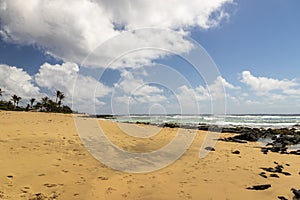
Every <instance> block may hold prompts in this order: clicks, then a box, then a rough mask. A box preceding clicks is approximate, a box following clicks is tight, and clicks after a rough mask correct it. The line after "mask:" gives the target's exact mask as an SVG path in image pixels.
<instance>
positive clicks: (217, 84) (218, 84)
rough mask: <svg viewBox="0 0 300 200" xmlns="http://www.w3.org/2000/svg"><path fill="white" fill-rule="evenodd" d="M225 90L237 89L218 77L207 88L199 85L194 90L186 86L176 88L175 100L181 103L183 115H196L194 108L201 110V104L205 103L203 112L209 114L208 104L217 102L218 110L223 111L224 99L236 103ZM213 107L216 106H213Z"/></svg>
mask: <svg viewBox="0 0 300 200" xmlns="http://www.w3.org/2000/svg"><path fill="white" fill-rule="evenodd" d="M226 89H228V90H238V89H240V88H239V87H236V86H234V85H232V84H231V83H228V82H227V81H226V80H225V79H224V78H223V77H221V76H218V77H217V78H216V80H215V81H214V82H213V83H212V84H211V85H207V86H205V87H204V86H202V85H199V86H198V87H196V88H190V87H188V86H186V85H183V86H180V87H179V88H178V91H179V93H178V95H177V98H178V100H179V102H180V103H181V107H182V109H183V110H185V113H195V112H196V113H197V111H196V108H199V109H200V107H202V108H201V109H203V102H206V103H205V107H206V108H205V112H206V113H208V112H211V111H209V110H208V109H207V107H209V105H208V104H209V102H210V103H212V102H213V101H214V102H217V101H219V102H218V106H220V107H219V108H218V109H223V107H222V106H225V99H226V98H230V99H231V100H234V101H236V98H234V97H233V96H231V95H230V94H228V93H226ZM214 105H215V106H216V105H217V104H214Z"/></svg>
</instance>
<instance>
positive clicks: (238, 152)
mask: <svg viewBox="0 0 300 200" xmlns="http://www.w3.org/2000/svg"><path fill="white" fill-rule="evenodd" d="M232 153H233V154H240V153H241V152H240V151H239V150H235V151H233V152H232Z"/></svg>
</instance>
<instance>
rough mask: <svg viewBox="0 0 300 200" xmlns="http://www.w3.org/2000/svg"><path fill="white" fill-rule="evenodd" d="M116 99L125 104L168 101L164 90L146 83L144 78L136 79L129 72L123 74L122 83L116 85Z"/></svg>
mask: <svg viewBox="0 0 300 200" xmlns="http://www.w3.org/2000/svg"><path fill="white" fill-rule="evenodd" d="M114 87H115V88H114V89H115V96H116V97H115V98H116V99H114V100H116V101H118V102H123V103H124V102H125V103H133V104H138V103H155V102H162V101H165V100H166V99H167V97H166V96H164V95H163V90H162V89H161V88H159V87H157V86H154V85H151V84H149V83H147V82H144V80H143V79H142V78H138V77H135V74H134V73H132V72H129V71H126V70H125V71H123V72H122V73H121V81H120V82H118V83H116V84H115V85H114Z"/></svg>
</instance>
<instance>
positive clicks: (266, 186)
mask: <svg viewBox="0 0 300 200" xmlns="http://www.w3.org/2000/svg"><path fill="white" fill-rule="evenodd" d="M270 187H271V184H263V185H253V186H252V187H247V188H246V189H248V190H266V189H268V188H270Z"/></svg>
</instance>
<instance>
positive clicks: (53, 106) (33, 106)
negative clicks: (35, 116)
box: [0, 88, 72, 113]
mask: <svg viewBox="0 0 300 200" xmlns="http://www.w3.org/2000/svg"><path fill="white" fill-rule="evenodd" d="M3 93H4V91H3V90H2V89H1V88H0V96H2V95H3ZM55 96H56V98H55V101H53V100H52V99H50V98H49V97H48V96H45V97H43V98H41V99H40V101H37V99H36V98H31V99H30V100H29V101H28V102H27V105H26V104H25V105H26V107H22V106H19V103H20V102H21V100H22V97H20V96H17V95H16V94H13V95H11V99H10V100H8V101H4V100H0V110H15V111H41V112H60V113H72V110H71V108H70V107H69V106H67V105H63V103H62V101H63V100H64V99H65V94H64V93H63V92H61V91H59V90H56V91H55Z"/></svg>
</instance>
